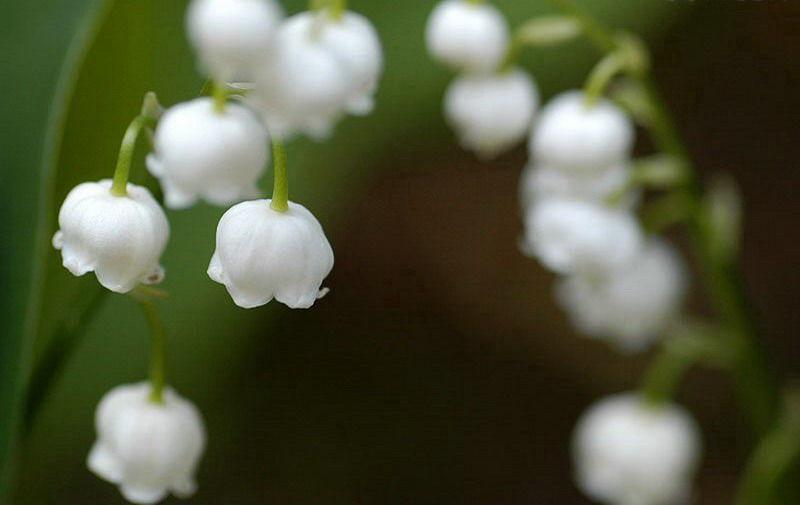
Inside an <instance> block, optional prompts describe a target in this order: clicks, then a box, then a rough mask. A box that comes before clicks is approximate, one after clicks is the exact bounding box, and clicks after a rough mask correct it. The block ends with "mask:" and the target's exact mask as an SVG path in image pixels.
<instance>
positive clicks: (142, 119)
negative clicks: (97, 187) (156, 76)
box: [111, 91, 162, 196]
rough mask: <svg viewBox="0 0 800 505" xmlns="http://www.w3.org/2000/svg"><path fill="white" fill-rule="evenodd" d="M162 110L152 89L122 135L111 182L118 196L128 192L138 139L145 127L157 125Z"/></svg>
mask: <svg viewBox="0 0 800 505" xmlns="http://www.w3.org/2000/svg"><path fill="white" fill-rule="evenodd" d="M161 112H162V109H161V105H160V104H159V103H158V97H156V94H155V93H153V92H152V91H148V92H147V93H145V95H144V99H143V100H142V109H141V112H140V113H139V115H138V116H136V117H135V118H133V121H131V123H130V124H129V125H128V129H127V130H125V135H123V136H122V144H121V145H120V147H119V155H118V156H117V166H116V168H115V169H114V180H113V182H112V184H111V193H112V194H114V195H116V196H125V195H127V194H128V177H129V176H130V172H131V163H132V162H133V153H134V151H135V150H136V140H137V139H138V138H139V133H141V131H142V130H143V129H147V128H152V127H153V126H155V123H156V121H158V118H159V117H160V116H161Z"/></svg>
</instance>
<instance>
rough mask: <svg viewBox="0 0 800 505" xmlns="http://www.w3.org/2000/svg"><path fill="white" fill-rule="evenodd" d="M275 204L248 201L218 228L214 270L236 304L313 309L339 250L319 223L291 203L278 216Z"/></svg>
mask: <svg viewBox="0 0 800 505" xmlns="http://www.w3.org/2000/svg"><path fill="white" fill-rule="evenodd" d="M270 203H271V200H254V201H250V202H242V203H240V204H238V205H235V206H233V207H232V208H231V209H230V210H228V211H227V212H226V213H225V214H224V215H223V216H222V219H220V221H219V225H218V226H217V248H216V250H215V251H214V256H213V257H212V258H211V263H210V264H209V266H208V275H209V277H211V279H213V280H215V281H216V282H219V283H221V284H224V285H225V287H226V288H227V290H228V293H230V295H231V297H232V298H233V301H234V303H236V305H238V306H240V307H243V308H246V309H249V308H253V307H258V306H260V305H264V304H266V303H268V302H269V301H270V300H272V299H273V298H275V299H276V300H278V301H279V302H281V303H284V304H286V305H288V306H289V307H291V308H295V309H296V308H308V307H311V306H312V305H313V304H314V302H315V301H316V300H317V299H318V298H320V297H322V296H323V295H324V294H325V292H326V291H327V290H325V289H320V286H321V285H322V282H323V280H325V277H327V276H328V274H329V273H330V271H331V269H332V268H333V249H331V245H330V243H329V242H328V239H327V238H326V237H325V233H324V232H323V230H322V226H321V225H320V224H319V221H317V219H316V218H315V217H314V216H313V214H311V212H309V211H308V210H307V209H306V208H305V207H303V206H302V205H299V204H296V203H293V202H289V209H288V210H287V211H285V212H278V211H275V210H273V209H272V208H271V207H270Z"/></svg>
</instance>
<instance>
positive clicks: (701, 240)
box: [551, 0, 778, 435]
mask: <svg viewBox="0 0 800 505" xmlns="http://www.w3.org/2000/svg"><path fill="white" fill-rule="evenodd" d="M551 2H552V3H553V4H555V5H556V6H558V7H559V8H560V9H561V10H562V11H563V12H565V13H566V14H568V15H570V16H573V17H575V18H576V19H578V20H579V21H580V22H581V24H582V26H583V32H584V33H585V34H586V36H587V37H588V38H589V40H590V41H591V42H592V43H594V44H595V45H596V46H597V47H598V48H599V49H600V50H602V51H604V52H608V53H610V52H614V51H616V50H618V49H619V48H620V46H619V42H620V38H619V37H616V36H615V34H614V33H613V32H612V31H611V30H609V29H607V28H606V27H604V26H603V25H602V24H600V23H599V22H597V21H596V20H595V19H593V18H592V17H591V16H589V15H587V14H586V13H585V12H583V10H582V9H580V8H579V7H578V6H577V5H576V4H575V3H574V2H572V1H571V0H551ZM630 78H631V79H632V80H634V82H636V83H637V85H638V87H639V89H640V95H641V99H642V101H643V102H644V103H646V104H647V106H648V107H647V109H648V117H647V122H646V124H645V126H646V127H647V128H648V130H649V133H650V135H651V136H652V138H653V141H654V142H655V144H656V146H657V147H658V149H659V150H660V151H661V152H663V153H665V154H668V155H670V156H672V157H673V158H675V159H676V160H678V162H680V163H681V164H683V166H685V167H686V168H687V182H686V184H685V187H684V188H683V189H682V190H681V191H683V192H685V195H686V198H688V199H689V200H690V201H691V202H692V203H693V205H692V206H691V207H692V209H693V212H692V213H691V214H690V215H689V217H688V220H687V227H688V231H689V237H690V240H691V243H692V246H693V249H694V250H695V253H696V255H697V259H698V262H699V264H700V268H701V270H702V272H703V273H704V275H703V278H704V280H705V283H706V289H707V292H708V294H709V298H710V299H711V303H712V304H713V306H714V309H715V311H716V313H717V315H718V316H719V318H720V320H721V324H722V325H723V326H724V329H725V331H726V332H727V334H728V335H730V339H731V344H732V345H733V347H734V348H735V349H736V350H737V351H738V352H737V360H736V363H735V366H734V367H733V374H734V379H735V383H736V389H737V392H738V395H739V397H740V403H741V405H742V409H743V410H744V411H745V413H746V415H747V417H748V418H749V421H750V424H751V425H752V427H753V430H754V431H755V433H756V434H758V435H763V434H764V433H766V432H767V431H768V430H769V429H770V427H771V425H772V424H773V423H774V421H775V418H776V413H777V407H778V388H777V385H776V383H775V381H774V377H773V376H772V373H771V372H770V369H769V366H768V364H767V361H766V359H765V356H764V354H763V350H762V349H761V346H760V344H759V342H758V340H757V337H756V325H755V322H754V318H753V314H752V312H751V307H752V305H751V304H750V303H749V301H748V299H747V296H746V294H745V291H744V288H743V286H742V282H741V277H740V273H739V271H738V270H737V268H735V265H733V264H732V263H731V262H723V261H720V260H719V258H718V257H717V256H715V255H714V254H713V241H714V238H713V235H712V234H711V233H709V230H708V228H707V227H706V226H705V220H704V216H703V209H704V197H703V190H702V187H701V185H700V182H699V180H698V177H697V175H696V171H695V170H694V169H693V164H692V162H691V158H690V157H689V154H688V149H687V148H686V146H685V145H684V143H683V140H682V139H681V136H680V135H679V133H678V129H677V127H676V126H675V122H674V120H673V119H672V117H671V116H670V113H669V111H668V109H667V106H666V102H665V100H664V99H663V97H662V96H661V94H660V93H659V91H658V89H657V88H656V86H655V84H654V82H653V80H652V77H651V75H650V73H649V71H647V69H646V68H644V67H643V68H640V69H639V70H638V71H635V72H631V73H630Z"/></svg>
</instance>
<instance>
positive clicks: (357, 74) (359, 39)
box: [318, 11, 383, 116]
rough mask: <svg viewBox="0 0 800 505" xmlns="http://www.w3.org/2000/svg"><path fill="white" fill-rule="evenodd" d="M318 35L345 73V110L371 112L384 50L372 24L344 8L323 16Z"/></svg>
mask: <svg viewBox="0 0 800 505" xmlns="http://www.w3.org/2000/svg"><path fill="white" fill-rule="evenodd" d="M318 37H319V44H321V45H322V46H324V47H326V48H327V49H328V50H330V51H331V52H332V53H333V54H334V55H336V57H337V59H338V60H339V62H340V64H341V65H342V66H343V67H344V68H345V69H346V71H347V73H348V79H349V81H350V85H349V88H350V91H349V93H348V97H347V100H346V103H345V110H346V111H347V112H348V113H350V114H354V115H358V116H363V115H366V114H369V113H370V112H372V109H373V107H374V95H375V92H376V90H377V88H378V81H379V80H380V77H381V73H382V72H383V49H382V48H381V41H380V39H379V38H378V32H377V31H375V27H374V26H373V25H372V23H371V22H370V21H369V19H367V18H365V17H364V16H362V15H360V14H357V13H355V12H352V11H345V12H343V13H342V14H341V16H338V17H336V16H326V17H325V18H324V21H323V22H322V25H321V27H320V28H319V34H318Z"/></svg>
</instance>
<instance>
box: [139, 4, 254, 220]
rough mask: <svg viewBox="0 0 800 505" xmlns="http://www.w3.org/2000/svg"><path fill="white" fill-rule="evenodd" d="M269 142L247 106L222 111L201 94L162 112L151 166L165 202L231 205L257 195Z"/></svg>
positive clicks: (175, 205) (174, 205)
mask: <svg viewBox="0 0 800 505" xmlns="http://www.w3.org/2000/svg"><path fill="white" fill-rule="evenodd" d="M237 1H238V0H237ZM268 144H269V136H268V135H267V131H266V129H265V128H264V126H262V124H261V123H260V122H259V120H258V118H257V117H256V115H255V114H254V113H252V112H251V111H250V110H248V109H247V108H245V107H244V106H242V105H239V104H236V103H227V104H226V105H225V109H224V111H222V112H218V111H215V110H214V101H213V100H212V99H211V98H197V99H195V100H192V101H189V102H186V103H182V104H178V105H176V106H174V107H172V108H170V109H169V110H167V112H166V113H164V115H163V117H162V118H161V120H160V121H159V124H158V129H157V130H156V134H155V152H153V153H152V154H150V155H149V156H148V157H147V168H148V170H149V171H150V173H152V174H153V175H154V176H155V177H158V179H159V181H160V182H161V186H162V188H163V189H164V200H165V203H166V205H167V207H170V208H176V209H180V208H185V207H189V206H191V205H193V204H194V203H195V202H196V201H197V200H198V198H202V199H204V200H206V201H207V202H209V203H212V204H214V205H228V204H230V203H233V202H235V201H237V200H240V199H244V198H254V197H256V196H257V195H258V188H257V187H256V182H257V181H258V179H259V177H260V176H261V174H262V173H263V172H264V170H265V168H266V165H267V162H268V152H267V146H268Z"/></svg>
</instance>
